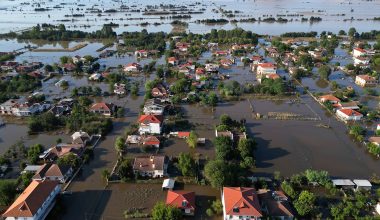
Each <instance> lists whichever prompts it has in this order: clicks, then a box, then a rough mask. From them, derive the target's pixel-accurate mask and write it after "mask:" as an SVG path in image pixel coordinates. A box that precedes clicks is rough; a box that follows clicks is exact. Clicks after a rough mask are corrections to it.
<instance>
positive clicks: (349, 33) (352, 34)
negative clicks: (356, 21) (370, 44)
mask: <svg viewBox="0 0 380 220" xmlns="http://www.w3.org/2000/svg"><path fill="white" fill-rule="evenodd" d="M356 33H357V32H356V29H355V28H354V27H352V28H350V29H349V30H348V36H350V37H354V36H355V34H356Z"/></svg>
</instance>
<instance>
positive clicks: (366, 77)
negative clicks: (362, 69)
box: [356, 75, 376, 81]
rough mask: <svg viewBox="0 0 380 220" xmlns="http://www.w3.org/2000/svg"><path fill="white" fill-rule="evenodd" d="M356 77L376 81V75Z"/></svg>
mask: <svg viewBox="0 0 380 220" xmlns="http://www.w3.org/2000/svg"><path fill="white" fill-rule="evenodd" d="M356 77H358V78H360V79H363V80H365V81H374V80H376V78H375V77H373V76H369V75H357V76H356Z"/></svg>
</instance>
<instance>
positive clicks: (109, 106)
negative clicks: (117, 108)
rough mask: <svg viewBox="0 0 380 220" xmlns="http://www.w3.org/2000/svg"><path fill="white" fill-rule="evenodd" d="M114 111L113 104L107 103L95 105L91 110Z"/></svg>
mask: <svg viewBox="0 0 380 220" xmlns="http://www.w3.org/2000/svg"><path fill="white" fill-rule="evenodd" d="M112 109H113V104H111V103H105V102H99V103H95V104H93V105H92V106H91V108H90V110H107V111H112Z"/></svg>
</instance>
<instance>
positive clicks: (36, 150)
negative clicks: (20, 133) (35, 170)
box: [28, 144, 44, 164]
mask: <svg viewBox="0 0 380 220" xmlns="http://www.w3.org/2000/svg"><path fill="white" fill-rule="evenodd" d="M43 151H44V147H43V146H42V145H41V144H35V145H33V146H31V147H29V149H28V161H29V163H31V164H36V163H37V161H38V156H39V155H40V154H41V153H42V152H43Z"/></svg>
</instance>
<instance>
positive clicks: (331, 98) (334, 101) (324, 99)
mask: <svg viewBox="0 0 380 220" xmlns="http://www.w3.org/2000/svg"><path fill="white" fill-rule="evenodd" d="M318 100H319V101H320V102H323V103H325V102H330V103H331V104H337V103H340V99H338V98H337V97H335V96H333V95H330V94H327V95H323V96H319V98H318Z"/></svg>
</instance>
